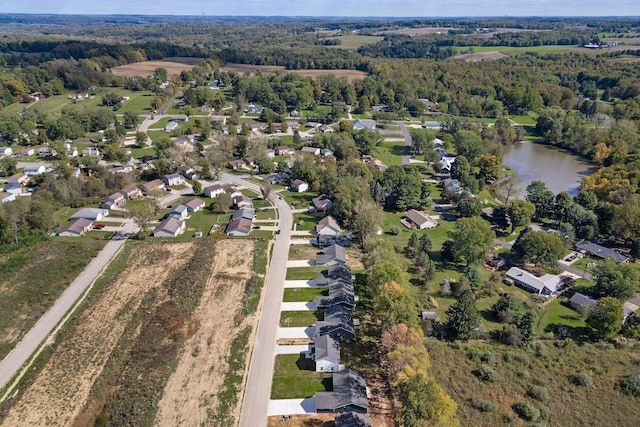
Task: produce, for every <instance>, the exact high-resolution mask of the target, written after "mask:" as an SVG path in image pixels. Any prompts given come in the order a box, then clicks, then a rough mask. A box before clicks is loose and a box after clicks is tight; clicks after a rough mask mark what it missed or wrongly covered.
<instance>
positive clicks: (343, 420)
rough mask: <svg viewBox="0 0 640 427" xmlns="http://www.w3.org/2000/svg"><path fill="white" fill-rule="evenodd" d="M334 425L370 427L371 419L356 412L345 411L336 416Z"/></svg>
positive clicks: (340, 426) (339, 426) (338, 426)
mask: <svg viewBox="0 0 640 427" xmlns="http://www.w3.org/2000/svg"><path fill="white" fill-rule="evenodd" d="M335 427H371V419H370V418H369V417H368V416H367V415H364V414H360V413H358V412H345V413H343V414H340V415H338V416H337V417H336V420H335Z"/></svg>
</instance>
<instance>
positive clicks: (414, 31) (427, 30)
mask: <svg viewBox="0 0 640 427" xmlns="http://www.w3.org/2000/svg"><path fill="white" fill-rule="evenodd" d="M450 29H451V28H447V27H423V28H402V29H400V30H389V31H381V32H380V33H379V34H405V35H408V36H411V37H413V36H422V35H425V34H449V30H450Z"/></svg>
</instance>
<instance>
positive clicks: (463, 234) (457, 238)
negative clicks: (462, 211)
mask: <svg viewBox="0 0 640 427" xmlns="http://www.w3.org/2000/svg"><path fill="white" fill-rule="evenodd" d="M495 237H496V236H495V233H494V232H493V230H492V229H491V226H490V225H489V223H488V222H487V221H485V220H484V219H482V218H479V217H472V218H462V219H459V220H458V221H457V222H456V226H455V228H453V229H452V230H450V231H449V238H450V239H451V240H452V241H453V243H452V247H451V251H452V253H453V256H454V259H455V260H456V261H458V262H460V261H463V260H464V261H466V263H467V264H480V263H481V262H482V261H483V260H484V257H485V256H486V255H487V252H488V251H489V248H490V247H491V245H492V244H493V240H494V239H495Z"/></svg>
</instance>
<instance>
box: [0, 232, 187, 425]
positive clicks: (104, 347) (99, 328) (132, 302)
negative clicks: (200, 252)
mask: <svg viewBox="0 0 640 427" xmlns="http://www.w3.org/2000/svg"><path fill="white" fill-rule="evenodd" d="M191 249H192V244H191V243H180V244H154V245H153V246H152V245H146V246H145V250H144V251H140V252H138V253H132V254H131V255H130V257H129V260H128V261H129V262H128V263H127V264H126V267H125V268H123V269H122V270H121V271H120V272H119V273H118V274H117V276H116V278H115V280H114V281H113V282H112V283H111V284H109V285H108V286H107V287H106V288H105V289H104V290H103V291H102V293H101V294H100V295H99V297H98V298H97V300H96V301H93V302H92V304H91V307H90V309H87V310H84V311H83V312H82V313H81V314H80V315H79V317H78V318H77V319H76V320H75V321H74V323H75V324H76V325H77V326H76V327H75V328H74V329H73V330H72V333H70V334H69V335H68V336H66V337H63V338H59V339H61V343H60V345H58V346H57V347H56V348H55V349H54V350H53V353H52V355H51V357H50V358H48V359H47V362H46V363H45V364H44V366H42V368H41V370H40V371H39V372H38V373H37V374H36V375H35V378H34V379H33V382H32V383H31V384H30V385H29V386H28V388H27V389H26V391H24V393H23V394H22V396H21V397H20V398H19V399H18V401H17V402H16V403H15V404H14V406H13V407H12V408H11V410H10V411H9V413H8V414H7V416H6V418H5V419H4V420H3V423H2V425H3V426H7V427H13V426H20V425H29V426H69V425H73V423H74V420H76V417H77V416H78V415H79V414H80V412H81V411H82V409H83V406H84V404H85V402H87V401H88V399H89V395H90V392H91V389H92V387H93V385H94V382H95V381H96V379H97V378H98V376H99V375H100V373H101V372H102V370H103V368H104V366H105V364H106V363H107V360H108V359H109V356H110V354H111V351H112V350H113V348H114V347H115V345H116V343H117V342H118V339H119V338H120V336H121V335H122V333H123V332H124V329H125V326H126V325H127V323H128V321H129V319H130V317H131V316H132V315H133V313H134V312H135V311H136V309H137V307H139V305H140V304H141V302H142V300H143V297H144V296H145V294H146V293H147V292H148V291H151V290H153V289H157V290H158V291H159V295H158V296H159V300H162V299H163V298H164V297H163V296H162V295H163V291H162V290H161V289H160V288H161V287H160V285H161V284H162V282H163V281H164V280H165V279H166V278H167V276H168V275H169V273H170V272H171V271H173V270H174V269H177V268H180V266H182V265H183V264H184V263H185V262H186V261H187V260H188V259H189V256H190V251H191ZM158 260H163V261H162V262H158ZM77 423H78V421H77V420H76V424H77ZM77 425H82V423H81V422H80V424H77Z"/></svg>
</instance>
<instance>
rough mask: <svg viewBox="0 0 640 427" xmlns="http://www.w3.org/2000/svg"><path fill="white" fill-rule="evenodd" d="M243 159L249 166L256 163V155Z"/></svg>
mask: <svg viewBox="0 0 640 427" xmlns="http://www.w3.org/2000/svg"><path fill="white" fill-rule="evenodd" d="M242 160H243V161H244V164H245V165H247V166H255V164H256V158H255V157H243V158H242Z"/></svg>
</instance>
